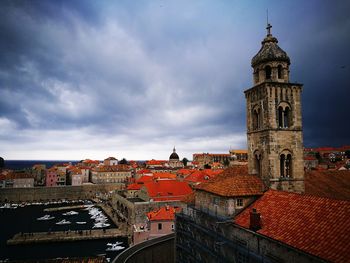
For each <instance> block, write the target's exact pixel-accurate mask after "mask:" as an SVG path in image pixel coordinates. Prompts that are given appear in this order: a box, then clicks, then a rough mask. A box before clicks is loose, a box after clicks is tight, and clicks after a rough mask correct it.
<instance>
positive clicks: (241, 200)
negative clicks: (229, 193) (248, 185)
mask: <svg viewBox="0 0 350 263" xmlns="http://www.w3.org/2000/svg"><path fill="white" fill-rule="evenodd" d="M236 205H237V206H238V207H242V206H243V199H242V198H237V199H236Z"/></svg>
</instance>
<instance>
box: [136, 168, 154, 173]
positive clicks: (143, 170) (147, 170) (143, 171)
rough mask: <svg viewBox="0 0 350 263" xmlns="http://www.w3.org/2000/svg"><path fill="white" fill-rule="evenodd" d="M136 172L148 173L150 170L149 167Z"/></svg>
mask: <svg viewBox="0 0 350 263" xmlns="http://www.w3.org/2000/svg"><path fill="white" fill-rule="evenodd" d="M136 173H137V174H149V173H152V172H151V170H149V169H141V170H139V171H137V172H136Z"/></svg>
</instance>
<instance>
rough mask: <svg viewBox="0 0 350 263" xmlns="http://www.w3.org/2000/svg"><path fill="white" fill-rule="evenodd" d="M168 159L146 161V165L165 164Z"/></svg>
mask: <svg viewBox="0 0 350 263" xmlns="http://www.w3.org/2000/svg"><path fill="white" fill-rule="evenodd" d="M167 162H168V161H165V160H153V159H152V160H149V161H147V162H146V165H164V164H166V163H167Z"/></svg>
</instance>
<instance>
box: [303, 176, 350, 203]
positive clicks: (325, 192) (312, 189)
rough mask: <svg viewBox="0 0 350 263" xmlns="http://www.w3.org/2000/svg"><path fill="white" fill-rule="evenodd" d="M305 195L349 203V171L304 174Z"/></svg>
mask: <svg viewBox="0 0 350 263" xmlns="http://www.w3.org/2000/svg"><path fill="white" fill-rule="evenodd" d="M305 193H306V194H309V195H314V196H319V197H328V198H333V199H341V200H348V201H350V171H349V170H342V171H338V170H313V171H308V172H306V173H305Z"/></svg>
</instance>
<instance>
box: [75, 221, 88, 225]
mask: <svg viewBox="0 0 350 263" xmlns="http://www.w3.org/2000/svg"><path fill="white" fill-rule="evenodd" d="M76 223H77V224H78V225H84V224H86V222H76Z"/></svg>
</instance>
